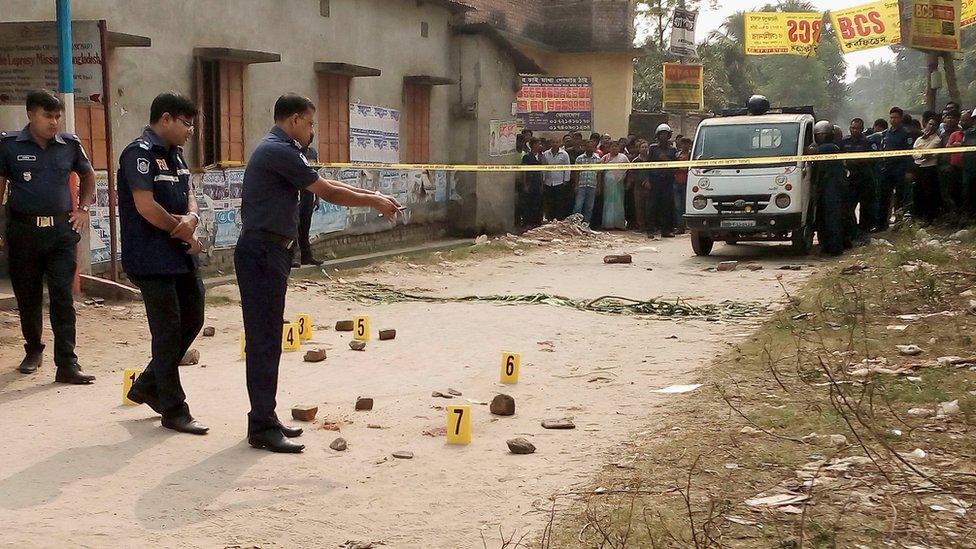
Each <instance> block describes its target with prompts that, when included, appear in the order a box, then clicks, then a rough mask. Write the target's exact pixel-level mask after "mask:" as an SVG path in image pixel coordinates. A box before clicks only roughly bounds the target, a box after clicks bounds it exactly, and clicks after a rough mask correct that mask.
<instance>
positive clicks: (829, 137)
mask: <svg viewBox="0 0 976 549" xmlns="http://www.w3.org/2000/svg"><path fill="white" fill-rule="evenodd" d="M813 138H814V140H815V141H816V142H817V143H820V144H823V143H831V142H833V141H834V125H833V124H832V123H831V122H830V121H829V120H821V121H820V122H817V123H816V124H814V125H813Z"/></svg>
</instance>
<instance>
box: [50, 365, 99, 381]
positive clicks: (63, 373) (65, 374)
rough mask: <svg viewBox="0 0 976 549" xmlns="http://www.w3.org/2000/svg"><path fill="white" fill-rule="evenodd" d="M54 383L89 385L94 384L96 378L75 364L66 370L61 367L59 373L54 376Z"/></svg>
mask: <svg viewBox="0 0 976 549" xmlns="http://www.w3.org/2000/svg"><path fill="white" fill-rule="evenodd" d="M54 381H56V382H58V383H68V384H71V385H88V384H90V383H94V381H95V376H92V375H88V374H86V373H85V372H83V371H81V366H78V364H77V363H75V364H72V365H71V366H67V367H64V368H60V367H59V368H58V373H57V374H55V375H54Z"/></svg>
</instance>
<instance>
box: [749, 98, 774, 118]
mask: <svg viewBox="0 0 976 549" xmlns="http://www.w3.org/2000/svg"><path fill="white" fill-rule="evenodd" d="M746 109H748V111H749V114H752V115H760V114H766V113H767V112H769V109H770V106H769V99H766V96H764V95H753V96H752V97H750V98H749V101H747V102H746Z"/></svg>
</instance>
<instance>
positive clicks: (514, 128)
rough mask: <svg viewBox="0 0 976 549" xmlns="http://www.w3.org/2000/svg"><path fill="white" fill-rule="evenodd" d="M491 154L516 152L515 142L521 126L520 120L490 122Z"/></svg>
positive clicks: (489, 149) (489, 142) (489, 139)
mask: <svg viewBox="0 0 976 549" xmlns="http://www.w3.org/2000/svg"><path fill="white" fill-rule="evenodd" d="M488 129H489V135H488V154H489V156H505V155H509V154H515V143H516V138H517V137H518V134H519V131H520V128H519V121H518V120H492V121H491V122H490V123H489V124H488Z"/></svg>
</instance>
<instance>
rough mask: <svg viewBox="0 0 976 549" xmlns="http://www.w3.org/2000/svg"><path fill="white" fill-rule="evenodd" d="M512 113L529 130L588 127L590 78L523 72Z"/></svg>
mask: <svg viewBox="0 0 976 549" xmlns="http://www.w3.org/2000/svg"><path fill="white" fill-rule="evenodd" d="M515 113H516V114H517V115H518V118H519V121H520V122H521V123H522V127H523V128H525V129H528V130H532V131H540V132H577V131H578V132H588V131H592V129H593V84H592V81H591V80H590V78H589V77H586V76H529V75H523V76H522V89H520V90H519V92H518V94H517V95H516V98H515Z"/></svg>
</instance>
